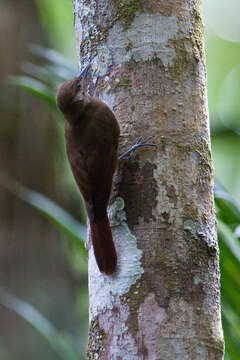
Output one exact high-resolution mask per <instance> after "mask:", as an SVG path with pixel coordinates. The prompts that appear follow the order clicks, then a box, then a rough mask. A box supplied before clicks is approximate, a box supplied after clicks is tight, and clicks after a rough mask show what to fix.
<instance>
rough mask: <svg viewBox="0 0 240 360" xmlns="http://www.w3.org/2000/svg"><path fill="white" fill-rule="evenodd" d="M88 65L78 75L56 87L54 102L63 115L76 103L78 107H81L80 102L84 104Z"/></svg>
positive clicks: (67, 113) (70, 110)
mask: <svg viewBox="0 0 240 360" xmlns="http://www.w3.org/2000/svg"><path fill="white" fill-rule="evenodd" d="M90 66H91V64H88V65H87V66H86V67H85V68H84V69H83V71H82V72H81V73H80V74H79V75H78V76H76V77H75V78H73V79H71V80H67V81H65V82H64V83H63V84H62V85H61V86H60V88H59V89H58V92H57V96H56V103H57V106H58V108H59V110H60V111H61V112H62V113H63V114H64V115H69V114H70V113H71V112H72V111H73V109H74V108H75V106H76V104H77V105H78V107H81V104H82V105H84V99H85V96H86V91H85V86H84V85H85V84H84V82H85V77H86V75H87V72H88V70H89V68H90Z"/></svg>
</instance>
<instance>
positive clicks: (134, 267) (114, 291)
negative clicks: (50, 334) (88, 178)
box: [88, 198, 144, 321]
mask: <svg viewBox="0 0 240 360" xmlns="http://www.w3.org/2000/svg"><path fill="white" fill-rule="evenodd" d="M123 208H124V201H123V199H121V198H117V199H116V201H115V202H114V203H113V204H112V205H111V206H110V209H109V217H110V223H111V225H112V233H113V238H114V243H115V246H116V250H117V254H118V267H117V272H116V274H114V275H112V276H109V275H104V274H102V273H101V272H100V271H99V269H98V267H97V264H96V260H95V257H94V254H93V249H92V247H91V248H90V249H89V252H88V256H89V262H88V263H89V268H90V271H89V296H90V321H91V319H92V318H94V317H95V316H97V315H98V314H99V313H102V312H104V311H106V310H107V309H112V308H113V306H114V305H115V304H116V299H117V298H119V296H122V295H124V294H126V293H128V291H129V290H130V288H131V286H132V285H133V284H135V283H136V282H137V280H139V279H140V278H141V276H142V274H143V272H144V270H143V268H142V264H141V258H142V250H140V249H138V247H137V240H136V237H135V236H134V235H133V234H132V233H131V231H130V229H129V227H128V225H127V223H126V214H125V212H124V211H123Z"/></svg>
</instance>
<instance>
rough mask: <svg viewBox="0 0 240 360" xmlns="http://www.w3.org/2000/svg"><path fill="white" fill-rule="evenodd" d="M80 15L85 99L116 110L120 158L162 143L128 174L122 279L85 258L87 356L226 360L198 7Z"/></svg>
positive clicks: (108, 2) (85, 1) (120, 247)
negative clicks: (140, 140) (147, 142)
mask: <svg viewBox="0 0 240 360" xmlns="http://www.w3.org/2000/svg"><path fill="white" fill-rule="evenodd" d="M74 13H75V28H76V34H77V44H78V50H79V62H80V64H81V65H82V66H84V65H85V64H86V63H88V62H89V61H91V62H92V67H91V72H90V76H89V92H90V93H92V94H93V93H94V94H95V96H98V97H99V98H100V99H101V100H102V101H104V102H105V103H107V104H108V106H109V107H110V108H111V109H112V110H113V111H114V113H115V115H116V117H117V119H118V121H119V124H120V127H121V151H124V150H125V149H126V148H127V147H129V146H130V145H132V144H133V143H134V142H135V140H136V138H137V137H139V136H141V135H143V136H144V137H145V136H151V135H153V136H154V141H155V142H156V144H157V145H158V149H157V151H154V150H152V149H151V148H150V149H147V148H145V149H143V150H141V151H139V152H138V153H137V154H136V156H135V158H133V159H128V160H125V161H123V162H122V163H121V164H120V172H121V182H120V183H118V187H117V191H118V197H115V199H114V201H113V202H112V204H111V206H110V209H109V216H110V219H111V224H112V230H113V236H114V240H115V244H116V248H117V252H118V257H119V262H118V272H117V274H116V275H115V276H112V277H109V276H104V275H102V274H100V273H99V271H98V269H97V265H96V263H95V259H94V256H93V252H92V249H91V248H90V251H89V292H90V329H89V344H88V358H89V359H107V360H120V359H124V360H135V359H136V360H137V359H149V360H155V359H156V360H167V359H181V360H182V359H201V360H205V359H210V360H212V359H214V360H215V359H217V360H219V359H222V358H223V335H222V328H221V318H220V285H219V266H218V260H219V259H218V245H217V238H216V227H215V211H214V203H213V169H212V160H211V153H210V140H209V125H208V109H207V98H206V72H205V59H204V48H203V27H202V19H201V14H200V1H199V0H169V1H165V0H158V1H155V0H82V1H79V0H74ZM119 179H120V176H118V177H116V181H119ZM115 192H116V191H115Z"/></svg>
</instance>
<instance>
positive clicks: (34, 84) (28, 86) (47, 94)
mask: <svg viewBox="0 0 240 360" xmlns="http://www.w3.org/2000/svg"><path fill="white" fill-rule="evenodd" d="M9 83H10V84H13V85H16V86H19V87H21V88H23V89H25V90H27V91H29V92H30V93H32V94H33V95H35V96H36V97H38V98H40V99H41V100H43V101H45V102H47V103H48V104H49V105H50V106H51V107H52V108H53V109H54V110H57V105H56V100H55V92H54V91H53V90H51V89H50V88H49V87H48V86H46V85H45V84H43V83H42V82H41V81H39V80H36V79H33V78H31V77H28V76H10V77H9Z"/></svg>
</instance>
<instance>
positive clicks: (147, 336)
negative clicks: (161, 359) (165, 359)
mask: <svg viewBox="0 0 240 360" xmlns="http://www.w3.org/2000/svg"><path fill="white" fill-rule="evenodd" d="M167 317H168V316H167V313H166V311H165V309H164V308H162V307H160V306H159V305H158V303H157V301H156V299H155V294H153V293H150V294H149V295H148V296H147V297H146V298H145V300H144V302H143V303H142V304H141V305H140V307H139V310H138V325H139V331H138V333H137V338H138V342H139V343H140V344H142V345H141V346H142V347H144V348H145V350H146V351H147V354H146V356H145V357H144V359H145V360H148V359H149V360H157V359H158V357H157V356H158V355H157V353H158V348H159V345H158V341H159V338H160V335H161V325H162V323H163V322H164V321H165V320H166V319H167Z"/></svg>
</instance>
